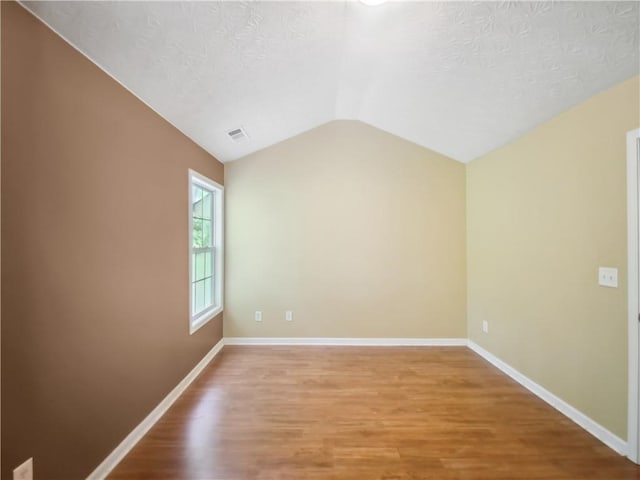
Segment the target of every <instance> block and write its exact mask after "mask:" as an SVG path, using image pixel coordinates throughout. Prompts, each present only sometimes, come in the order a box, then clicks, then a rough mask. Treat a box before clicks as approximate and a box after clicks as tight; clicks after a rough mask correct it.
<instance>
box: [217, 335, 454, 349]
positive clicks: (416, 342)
mask: <svg viewBox="0 0 640 480" xmlns="http://www.w3.org/2000/svg"><path fill="white" fill-rule="evenodd" d="M224 343H225V345H324V346H353V347H412V346H419V347H423V346H424V347H427V346H429V347H465V346H467V339H466V338H339V337H225V338H224Z"/></svg>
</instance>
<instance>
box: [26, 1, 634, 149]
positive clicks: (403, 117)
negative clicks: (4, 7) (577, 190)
mask: <svg viewBox="0 0 640 480" xmlns="http://www.w3.org/2000/svg"><path fill="white" fill-rule="evenodd" d="M23 5H24V6H25V7H26V8H28V9H29V10H30V11H32V12H33V13H34V14H35V15H36V16H38V17H39V18H40V19H41V20H43V21H44V22H45V23H47V24H48V25H50V26H51V27H52V28H53V29H54V30H55V31H57V32H59V33H60V34H61V35H62V36H63V37H64V38H66V39H67V40H68V41H70V42H71V43H72V44H73V45H74V46H75V47H76V48H77V49H78V50H80V51H81V52H83V53H84V54H85V55H86V56H87V57H89V58H90V59H91V60H92V61H93V62H95V63H96V64H97V65H99V66H100V67H101V68H102V69H103V70H105V71H106V72H108V73H109V74H110V75H112V76H113V77H114V78H116V79H117V80H118V81H119V82H121V83H122V84H123V85H124V86H126V87H127V88H128V89H129V90H131V91H132V92H134V93H135V94H136V95H137V96H138V97H140V98H141V99H142V100H143V101H145V102H146V103H147V104H148V105H150V106H151V107H152V108H153V109H154V110H156V111H157V112H158V113H160V114H161V115H162V116H163V117H165V118H166V119H167V120H168V121H169V122H171V123H172V124H173V125H175V126H176V127H177V128H179V129H180V130H181V131H182V132H184V133H185V134H186V135H188V136H189V137H191V138H192V139H194V140H195V141H196V142H197V143H199V144H200V145H201V146H203V147H204V148H205V149H207V150H208V151H209V152H210V153H211V154H213V155H214V156H216V157H217V158H219V159H220V160H222V161H230V160H234V159H237V158H240V157H243V156H245V155H247V154H249V153H252V152H254V151H257V150H260V149H262V148H265V147H267V146H269V145H272V144H274V143H277V142H280V141H282V140H285V139H287V138H289V137H292V136H294V135H297V134H299V133H301V132H303V131H306V130H309V129H311V128H314V127H316V126H318V125H321V124H324V123H326V122H329V121H332V120H335V119H355V120H361V121H363V122H365V123H368V124H370V125H372V126H375V127H377V128H380V129H382V130H385V131H387V132H390V133H393V134H395V135H398V136H400V137H402V138H405V139H407V140H409V141H412V142H415V143H417V144H419V145H422V146H424V147H427V148H430V149H432V150H435V151H437V152H439V153H442V154H444V155H447V156H449V157H451V158H454V159H456V160H459V161H461V162H468V161H471V160H472V159H474V158H477V157H478V156H481V155H483V154H485V153H487V152H489V151H491V150H493V149H495V148H497V147H499V146H501V145H503V144H505V143H507V142H509V141H510V140H512V139H514V138H516V137H518V136H520V135H522V134H523V133H525V132H526V131H527V130H529V129H531V128H533V127H534V126H536V125H538V124H540V123H542V122H544V121H546V120H547V119H549V118H551V117H552V116H554V115H556V114H558V113H560V112H562V111H563V110H566V109H567V108H569V107H571V106H573V105H575V104H577V103H579V102H581V101H583V100H585V99H586V98H588V97H590V96H592V95H594V94H595V93H597V92H599V91H601V90H604V89H606V88H608V87H610V86H612V85H614V84H616V83H619V82H621V81H623V80H625V79H627V78H630V77H631V76H633V75H637V74H638V73H639V71H640V61H639V59H640V42H639V30H640V20H639V18H640V9H639V3H638V2H545V1H541V2H389V3H387V4H384V5H381V6H378V7H367V6H365V5H362V4H361V3H359V2H82V1H80V2H32V1H29V2H23ZM238 126H243V127H244V128H245V129H246V130H247V132H248V134H249V136H250V140H249V141H247V142H243V143H239V144H235V143H233V142H232V141H230V140H229V138H228V136H227V135H226V132H227V131H228V130H230V129H233V128H236V127H238Z"/></svg>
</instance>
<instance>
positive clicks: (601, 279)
mask: <svg viewBox="0 0 640 480" xmlns="http://www.w3.org/2000/svg"><path fill="white" fill-rule="evenodd" d="M598 285H600V286H602V287H609V288H618V269H617V268H611V267H600V268H598Z"/></svg>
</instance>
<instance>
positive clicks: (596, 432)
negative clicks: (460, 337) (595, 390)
mask: <svg viewBox="0 0 640 480" xmlns="http://www.w3.org/2000/svg"><path fill="white" fill-rule="evenodd" d="M468 342H469V348H470V349H471V350H473V351H474V352H476V353H477V354H478V355H480V356H481V357H483V358H484V359H485V360H487V361H488V362H489V363H491V364H493V365H494V366H496V367H497V368H499V369H500V370H502V371H503V372H504V373H506V374H507V375H509V376H510V377H511V378H513V379H514V380H515V381H516V382H518V383H519V384H520V385H522V386H523V387H525V388H526V389H527V390H529V391H531V392H532V393H534V394H536V395H537V396H538V397H540V398H541V399H542V400H544V401H545V402H547V403H548V404H549V405H551V406H552V407H553V408H555V409H556V410H558V411H559V412H560V413H562V414H563V415H565V416H566V417H568V418H569V419H571V420H573V421H574V422H575V423H577V424H578V425H580V426H581V427H582V428H584V429H585V430H586V431H587V432H589V433H590V434H591V435H593V436H594V437H596V438H597V439H598V440H600V441H601V442H602V443H604V444H605V445H607V446H608V447H609V448H612V449H613V450H615V451H616V452H618V453H619V454H620V455H626V454H627V442H625V441H624V440H622V439H621V438H620V437H618V436H617V435H615V434H613V433H611V432H610V431H609V430H607V429H606V428H604V427H603V426H602V425H600V424H599V423H598V422H596V421H594V420H592V419H591V418H589V417H588V416H586V415H585V414H584V413H582V412H581V411H579V410H578V409H576V408H575V407H572V406H571V405H569V404H568V403H567V402H565V401H564V400H562V399H561V398H559V397H557V396H555V395H554V394H553V393H551V392H550V391H549V390H547V389H546V388H544V387H542V386H541V385H538V384H537V383H536V382H534V381H533V380H531V379H530V378H528V377H526V376H525V375H523V374H522V373H520V372H519V371H518V370H516V369H515V368H513V367H511V366H510V365H507V364H506V363H504V362H503V361H502V360H500V359H499V358H498V357H496V356H495V355H493V354H492V353H490V352H488V351H487V350H485V349H484V348H482V347H481V346H480V345H478V344H477V343H474V342H472V341H471V340H469V341H468Z"/></svg>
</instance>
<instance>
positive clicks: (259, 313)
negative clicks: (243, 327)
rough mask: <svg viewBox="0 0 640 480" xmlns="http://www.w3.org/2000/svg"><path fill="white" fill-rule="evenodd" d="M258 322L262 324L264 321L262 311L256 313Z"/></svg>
mask: <svg viewBox="0 0 640 480" xmlns="http://www.w3.org/2000/svg"><path fill="white" fill-rule="evenodd" d="M255 318H256V322H261V321H262V312H260V311H256V316H255Z"/></svg>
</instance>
